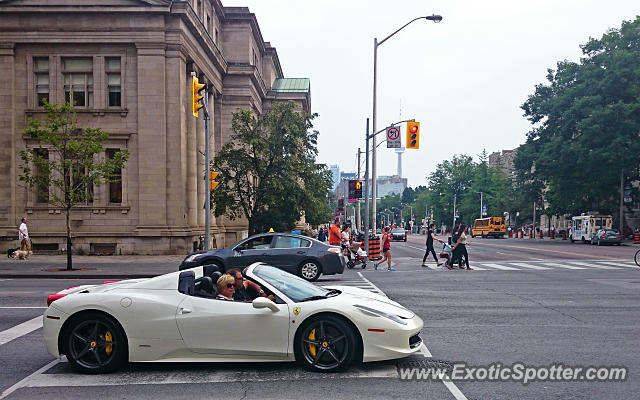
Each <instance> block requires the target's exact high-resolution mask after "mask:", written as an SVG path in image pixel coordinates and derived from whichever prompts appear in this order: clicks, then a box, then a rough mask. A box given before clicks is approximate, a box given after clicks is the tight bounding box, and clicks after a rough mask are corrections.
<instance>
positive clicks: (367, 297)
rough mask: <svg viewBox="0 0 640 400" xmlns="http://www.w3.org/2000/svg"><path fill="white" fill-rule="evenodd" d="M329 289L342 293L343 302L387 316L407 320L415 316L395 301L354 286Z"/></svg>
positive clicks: (331, 287)
mask: <svg viewBox="0 0 640 400" xmlns="http://www.w3.org/2000/svg"><path fill="white" fill-rule="evenodd" d="M327 289H338V290H340V291H341V292H342V294H341V295H340V297H342V298H341V299H340V300H341V301H342V302H347V303H351V304H353V305H356V304H359V305H362V306H367V307H371V308H374V309H376V310H378V311H382V312H385V313H387V314H394V315H397V316H399V317H401V318H406V319H409V318H413V317H414V316H415V314H414V313H413V312H412V311H411V310H408V309H406V308H404V307H403V306H401V305H400V304H398V303H396V302H395V301H393V300H390V299H388V298H386V297H384V296H381V295H379V294H376V293H373V292H370V291H368V290H364V289H360V288H356V287H352V286H330V287H327Z"/></svg>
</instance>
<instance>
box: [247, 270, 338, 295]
mask: <svg viewBox="0 0 640 400" xmlns="http://www.w3.org/2000/svg"><path fill="white" fill-rule="evenodd" d="M253 273H254V274H256V276H257V277H259V278H260V279H263V280H264V281H265V282H267V283H269V284H271V285H272V286H273V287H275V288H276V289H278V290H279V291H281V292H282V293H283V294H284V295H285V296H287V297H288V298H290V299H291V300H293V301H294V302H296V303H297V302H299V301H301V300H303V299H308V298H312V297H314V296H322V297H325V296H327V294H328V293H329V292H330V291H329V290H327V289H324V288H321V287H320V286H316V285H314V284H312V283H309V282H307V281H305V280H304V279H302V278H299V277H297V276H295V275H291V274H290V273H288V272H285V271H283V270H281V269H277V268H274V267H271V266H269V265H259V266H257V267H256V268H255V269H254V270H253Z"/></svg>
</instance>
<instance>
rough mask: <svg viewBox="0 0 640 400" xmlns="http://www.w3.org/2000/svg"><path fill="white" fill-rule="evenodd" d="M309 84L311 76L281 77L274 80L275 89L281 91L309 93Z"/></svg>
mask: <svg viewBox="0 0 640 400" xmlns="http://www.w3.org/2000/svg"><path fill="white" fill-rule="evenodd" d="M309 86H310V82H309V78H280V79H276V80H275V81H274V82H273V90H274V91H275V92H281V93H284V92H287V93H308V92H309Z"/></svg>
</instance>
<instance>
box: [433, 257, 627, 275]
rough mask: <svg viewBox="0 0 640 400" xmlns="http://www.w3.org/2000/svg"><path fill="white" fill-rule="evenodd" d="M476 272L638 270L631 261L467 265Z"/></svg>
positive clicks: (515, 262)
mask: <svg viewBox="0 0 640 400" xmlns="http://www.w3.org/2000/svg"><path fill="white" fill-rule="evenodd" d="M469 265H470V266H471V268H472V269H474V270H476V271H547V272H548V271H568V270H582V271H593V270H628V269H638V270H639V271H640V268H638V266H637V265H636V264H635V263H634V262H633V261H632V260H631V261H629V260H617V261H616V260H593V261H591V260H589V261H585V260H556V261H549V260H540V261H538V260H534V261H530V260H528V261H526V262H525V261H493V262H489V261H486V262H484V261H483V262H473V263H471V262H470V263H469ZM427 267H428V268H429V269H436V270H447V268H445V267H444V266H442V267H436V266H434V265H433V264H431V265H429V264H427Z"/></svg>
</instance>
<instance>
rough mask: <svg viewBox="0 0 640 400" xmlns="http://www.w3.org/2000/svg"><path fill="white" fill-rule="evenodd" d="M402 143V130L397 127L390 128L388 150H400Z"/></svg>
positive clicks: (388, 131) (388, 129) (388, 130)
mask: <svg viewBox="0 0 640 400" xmlns="http://www.w3.org/2000/svg"><path fill="white" fill-rule="evenodd" d="M400 146H401V143H400V128H399V127H397V126H390V127H388V128H387V148H388V149H399V148H400Z"/></svg>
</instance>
